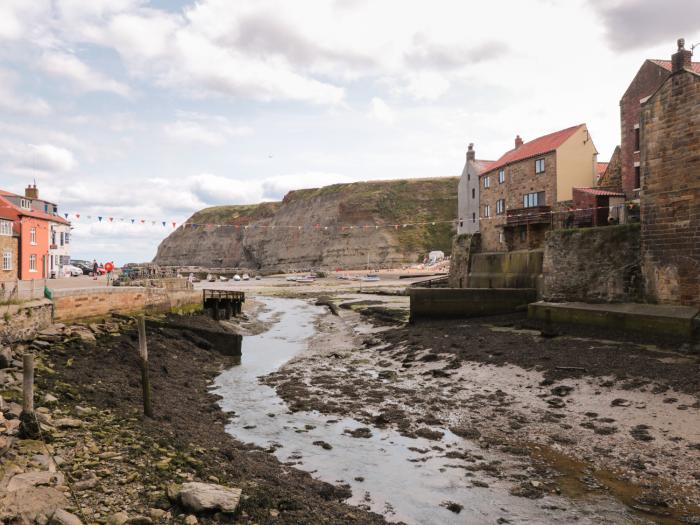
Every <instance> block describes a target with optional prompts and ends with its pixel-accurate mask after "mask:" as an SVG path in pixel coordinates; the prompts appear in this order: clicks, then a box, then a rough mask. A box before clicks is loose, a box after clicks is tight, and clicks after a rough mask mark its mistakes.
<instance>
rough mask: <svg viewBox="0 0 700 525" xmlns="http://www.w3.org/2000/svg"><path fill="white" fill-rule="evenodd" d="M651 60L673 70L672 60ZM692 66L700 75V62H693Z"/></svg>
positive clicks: (650, 60) (668, 69)
mask: <svg viewBox="0 0 700 525" xmlns="http://www.w3.org/2000/svg"><path fill="white" fill-rule="evenodd" d="M649 62H653V63H654V64H656V65H657V66H661V67H662V68H664V69H666V70H667V71H672V69H673V65H672V64H671V61H670V60H657V59H653V58H650V59H649ZM690 67H691V69H692V70H693V71H694V72H695V73H697V74H698V75H700V62H691V63H690Z"/></svg>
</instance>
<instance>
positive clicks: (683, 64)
mask: <svg viewBox="0 0 700 525" xmlns="http://www.w3.org/2000/svg"><path fill="white" fill-rule="evenodd" d="M677 44H678V51H676V52H675V53H674V54H673V55H672V56H671V70H672V71H673V72H674V73H675V72H677V71H680V70H681V69H691V67H692V61H693V52H692V51H691V50H690V49H685V39H684V38H679V39H678V42H677Z"/></svg>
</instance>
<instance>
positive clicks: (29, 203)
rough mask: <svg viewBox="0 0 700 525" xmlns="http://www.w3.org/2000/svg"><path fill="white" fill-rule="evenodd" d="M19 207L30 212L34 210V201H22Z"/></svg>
mask: <svg viewBox="0 0 700 525" xmlns="http://www.w3.org/2000/svg"><path fill="white" fill-rule="evenodd" d="M19 205H20V208H24V209H25V210H30V209H31V208H32V201H30V200H29V199H20V200H19Z"/></svg>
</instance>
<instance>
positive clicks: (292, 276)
mask: <svg viewBox="0 0 700 525" xmlns="http://www.w3.org/2000/svg"><path fill="white" fill-rule="evenodd" d="M298 279H300V277H297V276H296V275H288V276H287V281H292V282H294V281H296V280H298Z"/></svg>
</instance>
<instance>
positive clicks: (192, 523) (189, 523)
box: [185, 514, 199, 525]
mask: <svg viewBox="0 0 700 525" xmlns="http://www.w3.org/2000/svg"><path fill="white" fill-rule="evenodd" d="M197 523H199V522H198V521H197V517H196V516H193V515H192V514H190V515H189V516H187V517H186V518H185V525H197Z"/></svg>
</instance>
